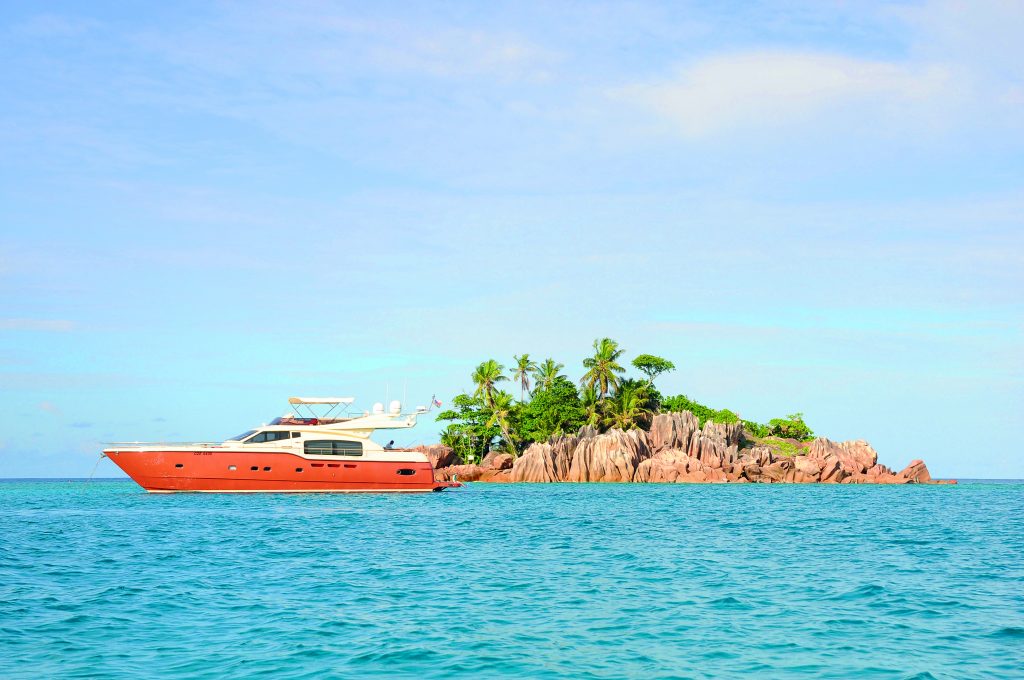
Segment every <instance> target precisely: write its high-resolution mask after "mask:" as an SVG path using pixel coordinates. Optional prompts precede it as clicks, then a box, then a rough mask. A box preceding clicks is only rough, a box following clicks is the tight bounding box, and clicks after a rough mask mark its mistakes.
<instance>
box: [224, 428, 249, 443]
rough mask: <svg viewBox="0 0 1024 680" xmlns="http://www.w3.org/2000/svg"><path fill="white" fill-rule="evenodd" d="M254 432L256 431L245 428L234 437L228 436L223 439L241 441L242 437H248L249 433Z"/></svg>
mask: <svg viewBox="0 0 1024 680" xmlns="http://www.w3.org/2000/svg"><path fill="white" fill-rule="evenodd" d="M254 432H256V430H246V431H245V432H243V433H242V434H239V435H235V436H234V437H228V438H227V439H225V440H224V441H226V442H239V441H242V440H243V439H245V438H246V437H248V436H249V435H251V434H253V433H254Z"/></svg>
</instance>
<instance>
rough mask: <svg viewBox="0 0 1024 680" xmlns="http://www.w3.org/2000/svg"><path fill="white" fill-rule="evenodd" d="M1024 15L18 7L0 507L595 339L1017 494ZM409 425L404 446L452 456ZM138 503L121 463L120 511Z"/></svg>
mask: <svg viewBox="0 0 1024 680" xmlns="http://www.w3.org/2000/svg"><path fill="white" fill-rule="evenodd" d="M1021 25H1024V6H1022V5H1020V4H1019V3H1010V2H1006V3H988V2H964V3H955V2H925V3H902V4H901V3H878V4H875V3H870V2H806V3H805V2H763V3H723V2H707V3H700V2H697V3H686V2H669V3H644V2H623V3H618V2H612V3H601V2H594V3H576V2H565V3H557V2H556V3H542V4H531V3H508V4H503V3H414V2H410V3H370V4H368V3H351V4H345V3H330V2H310V3H302V2H298V3H276V4H275V3H266V4H262V3H252V2H246V3H208V2H202V3H157V4H154V3H138V4H129V3H120V2H118V3H90V4H88V5H86V4H83V3H66V4H62V3H59V2H54V3H46V4H45V5H42V4H40V3H35V2H6V3H4V4H3V5H2V6H0V92H2V95H0V97H2V102H3V105H2V106H0V409H2V411H0V412H2V413H3V414H4V415H3V417H2V420H0V422H2V423H3V428H2V431H0V476H77V475H87V474H88V473H89V471H90V470H91V469H92V467H93V464H94V462H95V460H96V455H97V452H98V450H99V449H100V442H103V441H109V440H135V439H164V438H170V439H206V438H213V439H219V438H223V437H226V436H229V435H231V434H235V433H236V432H239V431H242V430H244V429H247V428H248V427H249V426H252V425H255V424H259V423H260V422H263V421H266V420H268V419H270V418H272V417H274V416H275V415H279V414H280V413H281V412H283V411H284V410H285V407H286V403H285V399H286V398H287V397H288V396H290V395H294V394H325V393H326V394H338V393H340V394H352V395H354V396H356V397H357V398H358V399H359V403H360V404H361V405H363V406H368V405H369V404H371V403H372V402H374V401H377V400H383V398H384V396H385V393H386V391H389V392H390V395H391V396H394V395H395V394H396V393H399V392H401V391H402V390H403V389H407V390H408V394H409V395H410V401H414V402H419V403H425V402H426V401H427V400H428V399H429V397H430V395H431V394H432V393H435V392H436V393H437V394H438V396H439V397H440V398H441V399H442V400H444V401H448V400H449V399H450V398H451V396H452V395H453V394H454V393H456V392H457V391H459V390H460V389H464V388H467V387H469V373H470V371H471V369H472V366H473V365H475V364H476V363H477V362H479V361H481V360H483V359H486V358H489V357H495V358H497V359H498V360H500V361H502V362H503V363H505V364H508V363H510V361H511V357H512V355H513V354H514V353H520V352H529V353H531V355H533V356H536V357H537V358H543V357H546V356H552V357H555V358H556V359H558V360H560V361H562V362H563V363H565V364H566V365H567V372H568V373H569V374H570V375H571V376H572V377H574V378H575V377H578V376H579V374H580V373H581V370H580V368H579V361H580V359H581V358H582V357H583V356H584V355H585V354H586V353H587V350H588V349H589V348H590V344H591V342H592V341H593V340H594V338H596V337H601V336H605V335H607V336H611V337H613V338H616V339H617V340H619V342H620V343H621V344H622V346H623V347H625V348H626V350H627V351H628V353H629V356H634V355H635V354H638V353H643V352H647V353H655V354H660V355H663V356H666V357H668V358H670V359H672V360H673V361H675V362H676V364H677V365H678V366H679V370H678V371H676V372H675V373H673V374H670V375H668V376H666V377H664V378H662V379H661V381H660V382H661V387H662V389H663V391H664V392H667V393H679V392H683V393H686V394H688V395H690V396H691V397H694V398H697V399H699V400H701V401H704V402H707V403H710V404H712V405H715V406H719V407H729V408H732V409H733V410H735V411H738V412H739V413H740V414H741V415H743V417H745V418H750V419H756V420H766V419H768V418H771V417H775V416H779V415H784V414H786V413H791V412H793V411H803V412H804V413H805V414H806V417H807V419H808V421H809V422H810V423H811V425H812V426H813V427H814V428H815V430H816V431H817V432H819V433H821V434H825V435H827V436H830V437H832V438H835V439H846V438H863V439H867V440H869V441H870V442H872V444H874V445H875V447H876V448H877V449H878V450H879V453H880V457H881V460H882V461H883V462H886V463H888V464H890V465H894V466H902V465H903V464H905V463H906V462H907V461H909V460H910V459H912V458H917V457H923V458H924V459H925V460H926V461H927V462H928V463H929V465H930V467H931V469H932V471H933V473H935V474H938V475H943V476H963V477H1018V478H1020V477H1024V461H1022V457H1021V456H1020V454H1019V453H1018V452H1017V451H1016V448H1017V447H1016V446H1015V445H1014V444H1015V441H1016V435H1017V434H1018V432H1019V431H1020V429H1021V426H1022V425H1024V422H1022V417H1021V413H1022V412H1024V371H1022V368H1024V332H1022V329H1024V300H1022V291H1024V266H1022V265H1024V153H1022V152H1024V48H1022V46H1021V42H1020V41H1019V39H1018V38H1019V27H1020V26H1021ZM437 427H438V426H437V425H436V424H435V423H433V422H425V423H422V424H421V425H420V426H419V427H418V428H417V429H416V431H414V432H412V433H405V434H403V435H402V436H401V437H400V439H402V441H401V442H400V443H411V442H415V441H424V442H428V441H432V440H434V439H435V438H436V432H437ZM104 473H106V474H113V473H114V469H113V467H112V466H109V465H108V466H107V468H103V467H102V466H101V470H100V473H99V474H104Z"/></svg>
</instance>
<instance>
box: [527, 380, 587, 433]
mask: <svg viewBox="0 0 1024 680" xmlns="http://www.w3.org/2000/svg"><path fill="white" fill-rule="evenodd" d="M519 415H520V417H519V427H518V430H517V433H518V434H519V436H520V439H522V440H523V441H530V442H543V441H547V440H548V439H549V438H550V437H551V436H552V435H562V434H573V433H575V432H576V431H577V430H579V429H580V427H582V426H583V423H584V422H585V421H586V414H585V411H584V409H583V404H582V402H581V401H580V395H579V393H577V392H576V386H575V385H573V384H572V382H570V381H569V379H568V378H566V377H564V376H561V375H556V377H554V378H553V379H552V380H551V381H550V385H549V386H548V387H538V388H537V389H535V390H534V392H533V399H531V400H530V401H529V403H527V404H524V405H523V408H522V410H521V411H520V413H519Z"/></svg>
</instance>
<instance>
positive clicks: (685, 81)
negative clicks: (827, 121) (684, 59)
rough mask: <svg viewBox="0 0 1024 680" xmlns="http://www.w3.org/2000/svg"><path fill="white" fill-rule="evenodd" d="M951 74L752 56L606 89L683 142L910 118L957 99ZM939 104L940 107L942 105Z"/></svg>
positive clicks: (847, 60) (807, 57) (721, 58)
mask: <svg viewBox="0 0 1024 680" xmlns="http://www.w3.org/2000/svg"><path fill="white" fill-rule="evenodd" d="M954 80H955V79H954V74H953V72H952V71H951V70H950V69H948V68H946V67H943V66H939V65H927V66H920V67H918V66H908V65H901V64H897V63H890V62H885V61H873V60H866V59H857V58H853V57H848V56H841V55H836V54H827V53H809V52H790V51H753V52H743V53H736V54H727V55H718V56H712V57H708V58H705V59H701V60H699V61H696V62H694V63H692V64H690V65H689V66H686V67H684V68H682V69H680V70H679V72H678V74H677V76H676V77H674V78H670V79H666V80H662V81H657V82H651V83H646V84H637V85H631V86H627V87H625V88H619V89H616V90H614V91H612V93H611V94H612V96H614V97H615V98H619V99H627V100H630V101H633V102H636V103H638V104H640V105H641V106H643V107H645V108H649V109H650V110H652V111H654V112H656V113H657V114H659V115H661V116H663V117H664V118H665V119H667V120H668V121H670V122H671V124H672V125H673V126H674V127H675V128H676V129H677V130H678V132H679V133H681V134H682V135H683V136H685V137H688V138H700V137H706V136H709V135H714V134H717V133H726V132H731V131H735V130H737V129H750V128H754V129H759V130H760V129H772V128H779V127H784V126H793V125H800V124H803V123H806V122H807V121H809V120H811V119H813V118H815V117H817V116H820V115H822V114H826V113H828V114H830V115H833V116H838V117H840V118H842V115H843V114H844V113H846V112H849V111H850V110H851V109H854V108H856V109H857V110H858V111H859V112H860V114H859V115H864V114H868V115H871V116H874V117H880V118H887V117H901V116H903V117H905V116H906V115H907V113H908V112H910V111H913V112H914V115H915V116H918V117H919V116H920V115H922V114H923V113H924V112H925V111H928V110H929V109H931V110H934V108H933V107H934V106H935V104H936V103H937V102H939V101H941V102H948V101H950V100H951V99H955V98H956V96H957V95H956V92H955V85H954ZM944 105H945V104H944Z"/></svg>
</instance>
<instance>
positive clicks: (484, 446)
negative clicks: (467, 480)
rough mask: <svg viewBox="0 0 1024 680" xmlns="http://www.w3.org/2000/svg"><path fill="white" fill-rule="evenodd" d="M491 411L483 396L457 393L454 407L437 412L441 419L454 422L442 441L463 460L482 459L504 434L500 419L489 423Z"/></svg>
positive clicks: (447, 429)
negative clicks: (498, 422)
mask: <svg viewBox="0 0 1024 680" xmlns="http://www.w3.org/2000/svg"><path fill="white" fill-rule="evenodd" d="M491 415H492V414H491V412H490V410H489V409H488V408H487V407H486V406H485V404H484V398H483V397H482V396H481V397H472V396H470V395H468V394H460V395H458V396H456V397H455V398H454V399H452V405H451V408H449V409H448V410H447V411H442V412H441V413H439V414H438V415H437V419H438V420H442V421H450V422H451V424H450V425H448V427H446V428H445V431H444V432H443V433H442V434H441V443H442V444H444V445H445V446H450V447H451V448H452V449H453V450H454V451H455V453H456V455H458V456H459V458H460V459H461V460H462V462H464V463H472V462H475V461H479V460H480V459H481V458H483V457H484V456H485V455H487V452H488V451H490V450H491V444H493V442H494V440H495V439H496V438H498V437H500V436H501V434H502V432H501V428H500V427H499V426H498V425H497V423H488V421H489V420H490V419H491Z"/></svg>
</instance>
